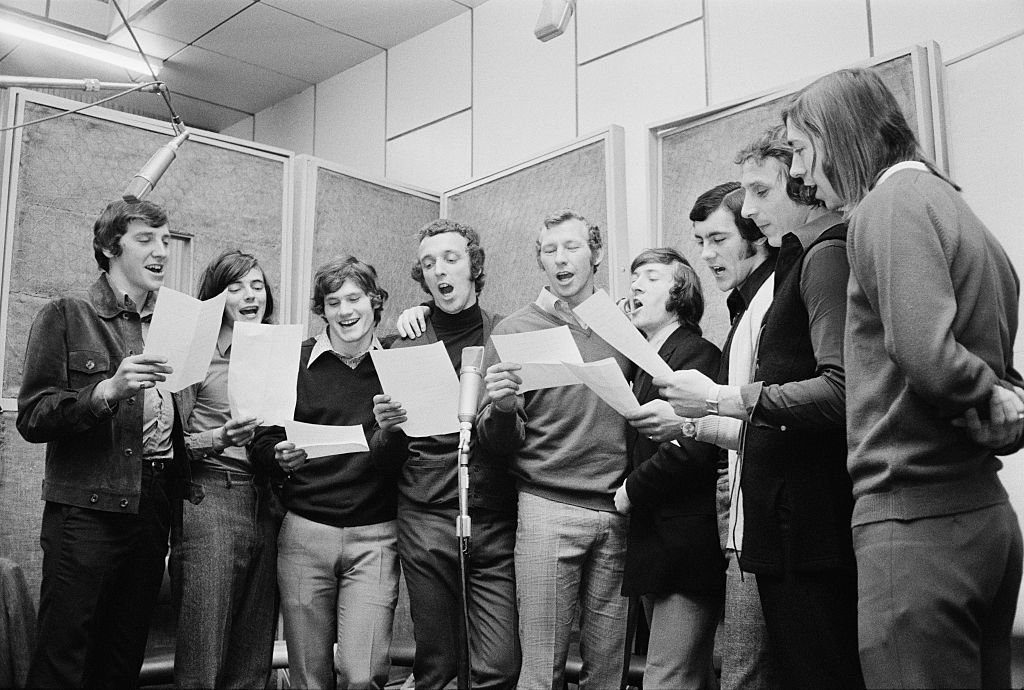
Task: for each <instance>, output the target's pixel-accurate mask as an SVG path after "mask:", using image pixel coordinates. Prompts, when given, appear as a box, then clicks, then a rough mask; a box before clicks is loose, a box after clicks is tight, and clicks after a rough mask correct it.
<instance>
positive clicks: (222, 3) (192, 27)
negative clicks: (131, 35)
mask: <svg viewBox="0 0 1024 690" xmlns="http://www.w3.org/2000/svg"><path fill="white" fill-rule="evenodd" d="M252 4H253V0H216V2H211V1H210V0H165V2H163V3H161V4H160V5H158V6H157V7H155V8H154V9H153V10H152V11H150V12H148V13H146V14H145V15H144V16H142V17H140V18H138V19H134V20H132V28H133V29H135V28H139V29H145V30H146V31H151V32H153V33H155V34H160V35H161V36H167V37H168V38H173V39H174V40H176V41H181V42H183V43H191V42H192V41H194V40H196V39H197V38H199V37H200V36H202V35H203V34H205V33H206V32H207V31H209V30H210V29H212V28H213V27H215V26H217V25H218V24H220V23H221V22H223V21H225V20H227V19H228V18H229V17H231V16H232V15H234V14H236V13H238V12H240V11H241V10H243V9H245V8H246V7H248V6H250V5H252ZM122 32H123V33H127V32H126V31H125V30H124V27H123V26H122V27H120V28H115V29H113V30H112V31H111V34H114V33H122Z"/></svg>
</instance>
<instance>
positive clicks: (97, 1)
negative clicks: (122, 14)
mask: <svg viewBox="0 0 1024 690" xmlns="http://www.w3.org/2000/svg"><path fill="white" fill-rule="evenodd" d="M111 14H113V15H114V16H117V11H116V10H114V6H113V5H111V4H109V3H107V2H106V0H50V15H49V16H50V19H53V20H54V21H58V22H64V23H65V24H70V25H71V26H77V27H79V28H81V29H84V30H86V31H91V32H92V33H95V34H99V35H101V36H106V35H107V29H108V28H109V27H110V15H111Z"/></svg>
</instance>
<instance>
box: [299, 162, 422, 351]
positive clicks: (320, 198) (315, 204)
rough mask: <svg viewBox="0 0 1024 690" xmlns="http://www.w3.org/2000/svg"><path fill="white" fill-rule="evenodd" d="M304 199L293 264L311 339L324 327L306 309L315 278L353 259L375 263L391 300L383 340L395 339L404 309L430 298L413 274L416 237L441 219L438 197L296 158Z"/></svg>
mask: <svg viewBox="0 0 1024 690" xmlns="http://www.w3.org/2000/svg"><path fill="white" fill-rule="evenodd" d="M296 164H297V167H298V168H299V172H298V174H297V178H298V180H299V194H300V197H301V198H300V199H299V200H298V202H297V204H296V209H297V211H298V218H299V220H298V221H297V222H296V226H297V227H298V228H299V231H298V239H297V244H298V251H297V252H296V260H297V261H298V262H300V263H301V264H302V266H301V269H298V268H297V271H296V272H297V273H299V274H301V275H302V276H303V280H302V282H301V283H300V292H299V302H298V309H299V313H300V314H301V317H302V321H303V322H305V323H307V324H308V332H309V333H310V334H315V333H318V332H319V331H321V330H323V321H322V320H321V319H320V317H318V316H316V315H314V314H312V313H311V312H310V310H309V305H310V298H311V296H312V276H313V273H314V272H315V271H316V269H317V268H318V267H319V266H321V265H323V264H325V263H326V262H328V261H330V260H332V259H335V258H341V257H344V256H346V255H349V254H351V255H354V256H355V257H357V258H358V259H360V260H362V261H365V262H367V263H370V264H373V266H374V268H376V269H377V274H378V276H379V278H380V285H381V286H382V287H383V288H384V289H385V290H387V291H388V293H389V295H390V297H389V299H388V302H387V304H386V305H385V309H384V315H383V317H382V319H381V323H380V327H379V328H378V335H380V336H383V335H387V334H389V333H394V332H395V330H394V323H395V319H396V318H397V317H398V315H399V314H400V313H401V312H402V310H404V309H406V308H408V307H411V306H415V305H417V304H419V303H420V302H422V301H424V300H425V299H428V296H427V295H426V293H424V292H423V290H422V288H421V287H420V285H419V283H417V282H415V281H413V280H412V278H411V276H410V273H409V272H410V270H411V269H412V265H413V263H414V262H415V261H416V259H417V257H418V248H419V244H418V242H417V232H418V231H419V229H420V228H421V227H423V226H424V225H426V224H427V223H429V222H430V221H433V220H436V219H437V218H438V209H439V201H438V196H437V195H436V194H433V193H430V192H426V191H422V190H418V189H415V188H413V187H409V186H406V185H401V184H397V183H393V182H388V181H385V180H380V179H371V178H369V177H365V176H363V175H361V174H359V173H356V172H355V171H352V170H350V169H345V168H342V167H340V166H337V165H335V164H333V163H330V162H328V161H325V160H322V159H318V158H312V157H309V156H299V157H298V158H297V160H296Z"/></svg>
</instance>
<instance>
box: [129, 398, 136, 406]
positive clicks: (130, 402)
mask: <svg viewBox="0 0 1024 690" xmlns="http://www.w3.org/2000/svg"><path fill="white" fill-rule="evenodd" d="M128 404H129V405H134V404H135V396H132V397H130V398H128Z"/></svg>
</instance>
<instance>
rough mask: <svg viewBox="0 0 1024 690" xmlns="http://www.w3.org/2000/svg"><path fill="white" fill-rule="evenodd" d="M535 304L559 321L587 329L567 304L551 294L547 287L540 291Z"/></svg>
mask: <svg viewBox="0 0 1024 690" xmlns="http://www.w3.org/2000/svg"><path fill="white" fill-rule="evenodd" d="M536 304H537V306H538V307H540V308H541V309H543V310H544V311H546V312H547V313H548V314H551V315H552V316H554V317H555V318H556V319H558V320H559V321H564V322H566V323H568V324H572V325H579V327H580V328H586V327H587V324H586V323H585V322H584V321H583V319H581V318H580V317H579V315H578V314H577V313H576V312H574V311H573V310H572V307H570V306H569V303H568V302H566V301H565V300H564V299H562V298H561V297H558V296H556V295H555V293H553V292H551V290H549V289H548V286H547V285H545V286H544V287H542V288H541V289H540V294H539V295H537V302H536Z"/></svg>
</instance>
